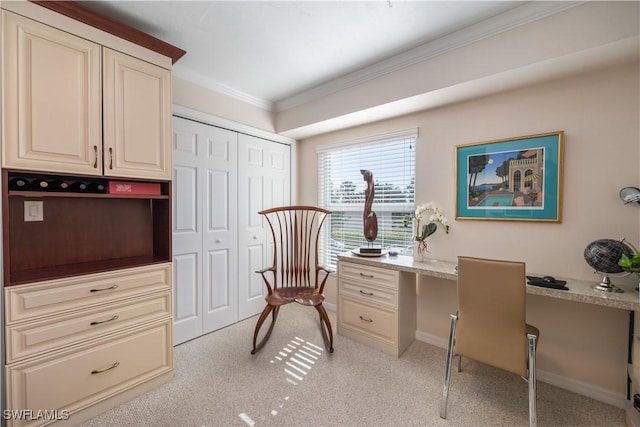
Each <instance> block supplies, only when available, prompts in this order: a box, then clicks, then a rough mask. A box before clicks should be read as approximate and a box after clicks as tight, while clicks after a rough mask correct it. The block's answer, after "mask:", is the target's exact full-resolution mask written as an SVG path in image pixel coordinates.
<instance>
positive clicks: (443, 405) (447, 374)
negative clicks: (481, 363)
mask: <svg viewBox="0 0 640 427" xmlns="http://www.w3.org/2000/svg"><path fill="white" fill-rule="evenodd" d="M457 321H458V316H456V315H455V314H452V315H451V324H450V327H449V345H448V346H447V360H446V365H445V368H444V387H443V388H442V401H441V402H440V418H443V419H445V418H447V401H448V399H449V382H450V380H451V359H452V358H453V344H454V342H455V336H456V322H457Z"/></svg>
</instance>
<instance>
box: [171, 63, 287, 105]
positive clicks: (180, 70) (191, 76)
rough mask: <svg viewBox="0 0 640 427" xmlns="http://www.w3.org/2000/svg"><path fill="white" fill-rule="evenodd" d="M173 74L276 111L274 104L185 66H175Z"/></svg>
mask: <svg viewBox="0 0 640 427" xmlns="http://www.w3.org/2000/svg"><path fill="white" fill-rule="evenodd" d="M172 73H173V75H174V76H176V77H179V78H181V79H183V80H187V81H189V82H191V83H195V84H197V85H199V86H202V87H205V88H208V89H211V90H213V91H214V92H218V93H220V94H223V95H226V96H229V97H231V98H234V99H237V100H239V101H242V102H244V103H247V104H250V105H253V106H255V107H258V108H262V109H263V110H267V111H270V112H273V111H275V106H274V103H273V102H271V101H268V100H266V99H262V98H258V97H256V96H252V95H249V94H248V93H245V92H241V91H239V90H236V89H233V88H232V87H230V86H227V85H224V84H222V83H220V82H217V81H215V80H212V79H210V78H207V77H205V76H203V75H202V74H199V73H196V72H193V71H192V70H191V69H189V68H187V67H186V66H184V65H183V64H180V63H178V64H176V65H174V66H173V69H172Z"/></svg>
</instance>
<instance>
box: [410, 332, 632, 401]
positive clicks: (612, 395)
mask: <svg viewBox="0 0 640 427" xmlns="http://www.w3.org/2000/svg"><path fill="white" fill-rule="evenodd" d="M416 339H417V340H418V341H422V342H425V343H427V344H431V345H433V346H436V347H440V348H447V345H448V342H447V340H446V339H444V338H442V337H439V336H436V335H432V334H428V333H426V332H421V331H416ZM537 371H538V381H541V382H544V383H547V384H551V385H553V386H556V387H560V388H563V389H565V390H569V391H572V392H574V393H577V394H580V395H582V396H586V397H590V398H591V399H595V400H597V401H599V402H603V403H606V404H609V405H613V406H615V407H617V408H621V409H625V408H626V407H627V399H626V397H625V396H624V394H621V393H616V392H613V391H611V390H607V389H605V388H602V387H597V386H594V385H592V384H588V383H585V382H583V381H578V380H575V379H573V378H569V377H564V376H562V375H557V374H554V373H551V372H548V371H543V370H541V369H538V370H537Z"/></svg>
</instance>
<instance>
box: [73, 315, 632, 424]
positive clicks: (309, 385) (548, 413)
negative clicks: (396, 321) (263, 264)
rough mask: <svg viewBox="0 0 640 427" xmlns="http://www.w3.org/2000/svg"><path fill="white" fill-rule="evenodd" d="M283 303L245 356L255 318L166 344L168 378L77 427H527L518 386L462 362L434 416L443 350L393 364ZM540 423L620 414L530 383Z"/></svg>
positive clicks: (425, 350)
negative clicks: (266, 336)
mask: <svg viewBox="0 0 640 427" xmlns="http://www.w3.org/2000/svg"><path fill="white" fill-rule="evenodd" d="M330 315H331V317H332V321H333V324H334V334H335V342H334V347H335V352H334V353H333V354H328V353H327V352H326V351H325V350H324V349H323V347H322V336H321V334H320V330H319V327H318V317H317V313H316V311H315V310H313V309H309V308H306V307H301V306H298V305H297V304H290V305H288V306H285V307H283V308H282V310H281V311H280V317H279V319H278V324H277V325H276V329H275V330H274V333H273V336H272V337H271V340H270V341H269V343H267V345H266V346H265V347H264V348H263V349H262V350H261V351H260V352H259V353H258V354H257V355H255V356H252V355H251V354H250V349H251V337H252V335H253V327H254V325H255V320H256V319H255V318H251V319H248V320H245V321H242V322H239V323H237V324H235V325H232V326H229V327H227V328H224V329H221V330H219V331H216V332H213V333H211V334H208V335H206V336H203V337H201V338H198V339H195V340H193V341H190V342H187V343H185V344H182V345H179V346H177V347H176V348H175V354H174V362H175V378H174V380H173V381H172V382H170V383H168V384H165V385H163V386H161V387H159V388H157V389H155V390H153V391H151V392H149V393H147V394H145V395H143V396H141V397H139V398H137V399H134V400H132V401H130V402H127V403H126V404H123V405H121V406H119V407H117V408H114V409H112V410H110V411H108V412H105V413H104V414H102V415H100V416H98V417H96V418H94V419H92V420H89V421H88V422H86V423H85V424H83V426H85V427H96V426H136V427H139V426H181V427H188V426H193V427H201V426H206V427H213V426H253V425H255V426H354V427H355V426H367V427H370V426H526V425H528V403H527V402H528V401H527V384H526V383H525V382H524V381H523V380H522V379H521V378H520V377H517V376H515V375H512V374H508V373H505V372H501V371H499V370H496V369H493V368H490V367H487V366H483V365H480V364H478V363H475V362H471V361H469V360H464V361H463V365H462V366H463V371H462V372H460V373H456V372H454V373H453V374H452V379H451V391H450V397H449V414H448V419H447V420H442V419H440V417H439V415H438V414H439V408H440V396H441V394H442V381H443V375H444V372H443V371H444V359H445V351H444V350H443V349H441V348H437V347H433V346H431V345H428V344H425V343H423V342H419V341H416V342H414V343H413V344H412V345H411V347H409V349H408V350H407V351H406V352H405V353H404V354H403V355H402V356H401V357H400V358H394V357H391V356H388V355H386V354H384V353H381V352H379V351H376V350H372V349H370V348H368V347H366V346H363V345H361V344H358V343H355V342H353V341H351V340H349V339H347V338H344V337H342V336H340V335H337V334H336V331H335V325H336V322H335V315H334V313H330ZM538 425H539V426H607V427H615V426H624V412H623V411H622V410H621V409H618V408H615V407H612V406H610V405H606V404H604V403H600V402H598V401H595V400H592V399H589V398H586V397H582V396H580V395H577V394H575V393H572V392H569V391H565V390H562V389H559V388H557V387H553V386H550V385H548V384H545V383H541V382H538Z"/></svg>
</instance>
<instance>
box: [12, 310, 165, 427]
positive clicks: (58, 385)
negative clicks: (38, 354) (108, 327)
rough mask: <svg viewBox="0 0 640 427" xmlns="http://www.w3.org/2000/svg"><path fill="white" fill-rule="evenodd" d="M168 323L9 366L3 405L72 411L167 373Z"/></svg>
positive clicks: (25, 423)
mask: <svg viewBox="0 0 640 427" xmlns="http://www.w3.org/2000/svg"><path fill="white" fill-rule="evenodd" d="M171 322H172V321H171V319H167V320H166V321H164V322H162V323H155V324H148V325H146V326H144V327H141V328H138V329H135V330H130V331H128V332H126V333H122V334H118V335H117V336H113V337H110V338H108V339H105V340H102V341H100V342H99V343H96V342H92V343H89V344H86V345H84V346H82V347H75V348H73V349H70V350H66V351H64V352H58V353H57V354H53V355H49V356H47V357H42V358H38V359H37V360H31V361H29V362H27V363H18V364H15V365H13V366H11V367H8V368H7V375H6V379H7V390H8V393H7V394H8V396H7V408H8V409H31V410H33V411H34V413H35V411H37V410H49V411H52V410H55V409H58V410H63V409H65V410H69V411H70V412H71V413H72V414H73V412H75V411H77V410H79V409H82V408H84V407H86V406H87V405H90V404H92V403H96V402H99V401H101V400H103V399H105V398H108V397H110V396H112V395H113V394H115V393H117V392H120V391H124V390H127V389H129V388H131V387H134V386H136V385H138V384H140V383H142V382H144V381H146V380H149V379H151V378H154V377H156V376H159V375H162V374H164V373H166V372H170V371H171V369H172V367H173V356H172V350H173V347H172V346H171V342H172V337H171ZM71 416H72V417H73V415H71ZM39 423H40V422H36V424H39ZM14 425H20V426H23V425H30V424H29V423H27V422H20V423H15V424H14ZM31 425H35V424H33V423H32V424H31Z"/></svg>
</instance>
